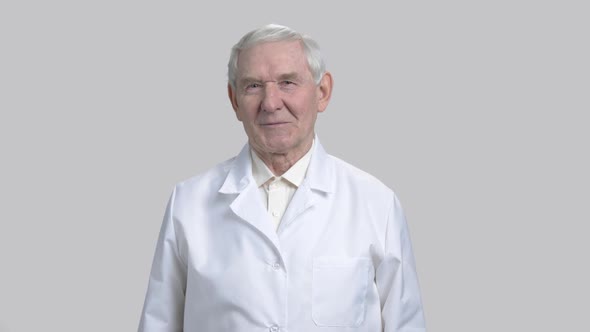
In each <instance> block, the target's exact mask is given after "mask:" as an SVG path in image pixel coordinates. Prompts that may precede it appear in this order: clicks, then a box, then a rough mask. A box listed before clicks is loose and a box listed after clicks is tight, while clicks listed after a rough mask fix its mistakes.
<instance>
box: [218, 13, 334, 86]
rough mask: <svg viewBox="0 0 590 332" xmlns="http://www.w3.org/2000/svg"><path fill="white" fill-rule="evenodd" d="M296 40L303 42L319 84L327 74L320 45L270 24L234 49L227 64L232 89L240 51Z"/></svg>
mask: <svg viewBox="0 0 590 332" xmlns="http://www.w3.org/2000/svg"><path fill="white" fill-rule="evenodd" d="M295 40H299V41H301V45H302V46H303V52H304V54H305V57H306V58H307V65H308V66H309V71H310V72H311V75H312V77H313V80H314V81H315V83H316V84H319V83H320V81H321V80H322V76H324V74H325V72H326V64H325V63H324V59H323V58H322V54H321V52H320V46H319V45H318V43H317V42H316V41H315V40H313V39H311V37H309V36H306V35H302V34H300V33H299V32H297V31H295V30H293V29H291V28H289V27H286V26H282V25H278V24H268V25H265V26H263V27H260V28H258V29H255V30H252V31H250V32H248V33H247V34H245V35H244V37H242V39H240V41H238V43H237V44H235V45H234V47H232V49H231V54H230V57H229V63H228V64H227V78H228V81H229V84H230V85H231V87H232V88H233V89H234V90H235V89H236V74H237V71H238V56H239V55H240V51H242V50H245V49H248V48H250V47H253V46H256V45H258V44H262V43H268V42H279V41H295Z"/></svg>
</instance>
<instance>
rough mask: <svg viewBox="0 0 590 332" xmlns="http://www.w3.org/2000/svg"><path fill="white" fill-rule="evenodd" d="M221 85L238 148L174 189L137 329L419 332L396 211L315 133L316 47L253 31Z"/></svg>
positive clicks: (389, 196) (325, 95) (390, 199)
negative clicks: (236, 127) (236, 126)
mask: <svg viewBox="0 0 590 332" xmlns="http://www.w3.org/2000/svg"><path fill="white" fill-rule="evenodd" d="M228 76H229V84H228V94H229V99H230V101H231V105H232V107H233V109H234V111H235V113H236V117H237V118H238V120H239V121H241V122H242V124H243V125H244V129H245V131H246V134H247V136H248V143H247V144H246V145H245V146H244V148H243V149H242V151H241V152H240V153H239V154H238V155H237V156H236V157H235V158H232V159H230V160H227V161H225V162H222V163H220V164H219V165H217V166H215V167H213V168H212V169H210V170H209V171H207V172H205V173H203V174H201V175H198V176H196V177H193V178H190V179H188V180H186V181H183V182H180V183H179V184H177V185H176V187H175V188H174V191H173V192H172V195H171V198H170V201H169V203H168V207H167V209H166V214H165V217H164V221H163V224H162V228H161V231H160V236H159V239H158V243H157V248H156V254H155V257H154V261H153V266H152V270H151V275H150V279H149V286H148V290H147V295H146V299H145V305H144V308H143V312H142V316H141V321H140V325H139V331H141V332H148V331H154V332H156V331H158V332H163V331H170V332H171V331H205V332H221V331H236V332H254V331H271V332H275V331H292V332H309V331H348V332H352V331H374V332H376V331H407V332H409V331H425V327H424V318H423V311H422V304H421V300H420V291H419V287H418V281H417V277H416V270H415V265H414V259H413V254H412V247H411V244H410V238H409V234H408V229H407V226H406V221H405V218H404V214H403V211H402V208H401V206H400V203H399V201H398V199H397V198H396V196H395V194H394V193H393V192H392V191H391V190H390V189H389V188H387V187H386V186H385V185H383V184H382V183H381V182H379V181H378V180H377V179H375V178H374V177H372V176H371V175H369V174H367V173H365V172H363V171H361V170H358V169H356V168H354V167H353V166H351V165H349V164H347V163H345V162H343V161H342V160H340V159H337V158H335V157H333V156H330V155H328V154H327V153H326V152H325V151H324V149H323V148H322V145H321V143H320V141H319V138H318V136H316V134H315V132H314V125H315V121H316V117H317V114H318V113H320V112H323V111H324V110H325V109H326V107H327V106H328V102H329V101H330V96H331V92H332V76H331V75H330V73H328V72H326V71H325V66H324V62H323V60H322V57H321V54H320V50H319V47H318V45H317V44H316V43H315V42H314V41H313V40H312V39H310V38H309V37H307V36H303V35H301V34H299V33H297V32H295V31H293V30H291V29H289V28H287V27H283V26H278V25H268V26H264V27H262V28H259V29H257V30H254V31H251V32H249V33H248V34H246V35H245V36H244V37H243V38H242V39H241V40H240V41H239V42H238V43H237V44H236V45H235V46H234V47H233V49H232V52H231V57H230V61H229V70H228Z"/></svg>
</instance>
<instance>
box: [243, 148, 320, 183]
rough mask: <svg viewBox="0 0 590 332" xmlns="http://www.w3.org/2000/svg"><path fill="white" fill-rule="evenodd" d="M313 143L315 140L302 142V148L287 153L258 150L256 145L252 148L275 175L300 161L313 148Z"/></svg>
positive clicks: (283, 172) (279, 174) (282, 172)
mask: <svg viewBox="0 0 590 332" xmlns="http://www.w3.org/2000/svg"><path fill="white" fill-rule="evenodd" d="M312 144H313V140H311V141H309V142H307V143H306V144H302V148H299V149H294V150H292V151H289V152H286V153H272V152H264V151H258V149H256V148H254V147H252V148H253V150H254V152H255V153H256V154H257V155H258V157H260V159H262V161H263V162H264V163H265V164H266V166H268V168H269V169H270V171H271V172H272V173H273V174H274V175H275V176H282V175H283V174H285V172H287V171H288V170H289V168H291V166H293V165H295V163H296V162H297V161H299V159H301V158H302V157H303V156H304V155H305V154H306V153H307V152H308V151H309V149H311V146H312Z"/></svg>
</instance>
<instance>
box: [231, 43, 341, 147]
mask: <svg viewBox="0 0 590 332" xmlns="http://www.w3.org/2000/svg"><path fill="white" fill-rule="evenodd" d="M228 91H229V97H230V100H231V102H232V106H233V108H234V110H235V112H236V116H237V118H238V120H240V121H241V122H242V124H243V125H244V129H245V131H246V134H247V135H248V139H249V142H250V145H251V146H252V147H253V148H254V150H256V151H257V152H259V153H261V154H263V155H264V154H268V153H279V154H295V155H298V154H300V153H301V152H305V149H306V148H308V147H309V146H310V144H311V141H312V140H313V136H314V125H315V121H316V117H317V113H318V112H323V111H324V110H325V109H326V107H327V106H328V101H329V99H330V94H331V91H332V78H331V76H330V74H329V73H326V74H325V75H324V77H323V78H322V81H321V82H320V84H319V85H316V84H315V82H314V80H313V77H312V74H311V72H310V71H309V67H308V65H307V60H306V58H305V54H304V52H303V47H302V45H301V43H300V42H299V41H287V42H271V43H262V44H259V45H256V46H253V47H251V48H249V49H246V50H243V51H241V52H240V54H239V57H238V71H237V75H236V88H235V91H234V89H232V88H231V86H228Z"/></svg>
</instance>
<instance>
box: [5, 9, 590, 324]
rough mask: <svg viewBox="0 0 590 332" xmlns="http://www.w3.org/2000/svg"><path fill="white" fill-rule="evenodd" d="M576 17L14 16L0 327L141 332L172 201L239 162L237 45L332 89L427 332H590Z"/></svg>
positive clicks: (329, 116) (370, 13)
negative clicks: (392, 225) (275, 53)
mask: <svg viewBox="0 0 590 332" xmlns="http://www.w3.org/2000/svg"><path fill="white" fill-rule="evenodd" d="M588 8H589V7H588V5H585V1H553V2H549V1H487V2H485V3H484V2H481V1H436V2H434V1H433V2H423V1H403V2H395V3H389V4H385V2H382V3H379V4H378V3H376V2H375V3H371V2H366V1H363V2H362V4H360V2H359V3H357V2H355V3H354V4H343V3H342V2H336V1H334V2H321V1H317V2H309V3H307V2H301V1H296V2H288V3H283V2H279V1H261V2H248V3H245V2H244V3H242V2H240V3H239V4H232V3H221V2H216V3H215V4H213V3H200V4H199V3H197V2H189V1H183V2H172V1H167V2H164V1H128V0H125V1H122V0H119V1H94V2H87V1H2V2H1V4H0V38H1V39H0V48H1V52H0V111H1V117H0V148H1V150H0V151H1V156H2V159H1V172H0V180H1V184H0V195H1V197H0V198H1V203H0V204H1V209H0V218H1V219H0V263H1V265H0V268H1V273H0V331H2V332H7V331H9V332H16V331H132V330H135V329H136V326H137V322H138V318H139V314H140V310H141V307H142V304H143V299H144V295H145V291H146V286H147V278H148V273H149V268H150V265H151V259H152V255H153V251H154V246H155V241H156V238H157V233H158V230H159V227H160V223H161V218H162V215H163V212H164V208H165V204H166V200H167V199H168V196H169V194H170V191H171V190H172V187H173V185H174V184H175V183H176V182H178V181H180V180H182V179H185V178H187V177H190V176H192V175H194V174H197V173H199V172H201V171H203V170H205V169H207V168H209V167H211V166H212V165H214V164H215V163H217V162H219V161H221V160H224V159H226V158H229V157H231V156H233V155H234V154H236V153H237V152H238V151H239V149H240V148H241V146H242V145H243V143H244V142H245V135H244V134H243V129H242V127H241V125H240V123H239V122H238V121H236V120H235V117H234V115H233V111H232V110H231V107H230V104H229V102H228V101H227V97H226V63H227V58H228V55H229V49H230V47H231V46H232V45H233V44H234V43H235V42H236V41H237V40H238V39H239V38H240V36H241V35H242V34H244V33H245V32H247V31H249V30H251V29H253V28H255V27H258V26H260V25H263V24H266V23H270V22H276V23H281V24H285V25H288V26H291V27H293V28H295V29H297V30H299V31H301V32H304V33H308V34H310V35H312V36H313V37H315V38H316V39H317V40H318V41H319V42H320V45H321V46H322V48H323V50H324V53H325V57H326V60H327V63H328V68H329V70H331V71H332V73H333V75H334V79H335V90H334V95H333V99H332V103H331V104H330V106H329V108H328V110H327V112H326V113H324V114H322V115H321V116H320V118H319V123H318V130H317V131H318V134H319V136H320V138H321V140H322V143H323V144H324V146H325V147H326V149H327V150H328V151H329V152H330V153H332V154H334V155H336V156H338V157H341V158H343V159H345V160H347V161H349V162H350V163H352V164H354V165H356V166H358V167H360V168H362V169H365V170H367V171H369V172H370V173H372V174H374V175H375V176H377V177H378V178H380V179H382V180H383V181H384V182H385V183H386V184H388V185H389V186H390V187H392V188H393V189H394V190H395V191H396V192H397V193H398V195H399V197H400V198H401V200H402V203H403V205H404V207H405V210H406V215H407V217H408V220H409V223H410V229H411V233H412V239H413V243H414V248H415V255H416V259H417V263H418V272H419V277H420V281H421V287H422V291H423V299H424V304H425V310H426V317H427V323H428V326H429V330H430V331H431V332H433V331H519V332H520V331H588V330H590V323H588V320H587V319H586V318H585V317H584V316H585V315H586V314H587V313H588V309H589V307H590V306H589V305H588V303H589V300H588V299H589V298H590V290H589V286H588V280H590V272H589V269H588V252H590V251H589V249H590V248H589V245H588V242H587V241H586V239H585V238H586V236H587V234H588V226H587V224H588V222H589V221H590V218H589V216H590V213H589V211H588V206H589V205H588V201H589V198H590V195H589V185H590V183H589V182H590V181H589V180H590V178H589V175H588V169H590V162H589V160H588V159H589V158H588V142H589V141H590V135H589V133H588V120H587V119H588V111H590V102H589V93H588V92H589V88H590V86H589V85H590V82H589V77H590V75H589V74H590V67H589V64H588V59H590V54H589V53H590V47H589V45H588V43H589V40H590V39H589V36H588V35H589V31H590V24H589V19H588V17H589V11H588Z"/></svg>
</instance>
